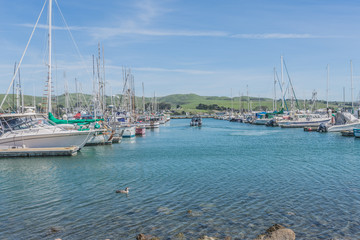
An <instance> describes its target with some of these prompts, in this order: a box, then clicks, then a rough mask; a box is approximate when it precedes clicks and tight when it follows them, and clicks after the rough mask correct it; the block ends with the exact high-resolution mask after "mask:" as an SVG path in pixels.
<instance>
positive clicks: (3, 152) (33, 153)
mask: <svg viewBox="0 0 360 240" xmlns="http://www.w3.org/2000/svg"><path fill="white" fill-rule="evenodd" d="M78 150H79V148H78V147H54V148H9V149H0V157H48V156H75V155H76V154H77V152H78Z"/></svg>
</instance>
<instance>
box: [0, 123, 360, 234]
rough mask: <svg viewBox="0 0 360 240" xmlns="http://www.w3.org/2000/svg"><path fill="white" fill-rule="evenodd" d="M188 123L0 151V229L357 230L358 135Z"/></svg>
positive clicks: (359, 195)
mask: <svg viewBox="0 0 360 240" xmlns="http://www.w3.org/2000/svg"><path fill="white" fill-rule="evenodd" d="M189 123H190V120H189V119H176V120H172V121H171V122H169V123H167V124H166V125H164V126H161V127H160V128H159V129H156V130H153V131H150V130H148V131H147V133H146V136H144V137H136V139H133V140H127V139H124V140H123V142H122V143H121V144H114V145H110V146H96V147H84V148H83V149H82V150H81V152H79V153H78V155H77V156H74V157H47V158H16V159H10V158H9V159H6V158H5V159H0V206H1V207H0V239H55V238H61V239H63V240H65V239H135V238H136V235H138V234H139V233H144V234H147V235H152V236H156V237H159V238H160V239H177V238H179V237H181V236H183V237H184V239H198V238H200V237H201V236H203V235H207V236H210V237H217V238H219V239H224V238H225V237H226V236H230V237H232V239H254V238H255V237H256V236H257V235H259V234H262V233H264V231H265V230H266V229H267V228H268V227H270V226H271V225H273V224H275V223H278V224H281V225H283V226H285V227H288V228H290V229H292V230H293V231H294V232H295V234H296V239H359V238H360V174H359V173H360V160H359V156H358V155H359V149H360V139H355V138H346V137H342V136H341V135H340V134H336V133H335V134H332V133H326V134H324V133H323V134H320V133H316V132H304V131H303V130H302V129H281V128H268V127H265V126H254V125H248V124H242V123H232V122H228V121H221V120H214V119H203V126H202V127H190V126H189ZM125 187H129V188H130V190H129V194H127V195H126V194H120V193H115V191H116V190H119V189H124V188H125Z"/></svg>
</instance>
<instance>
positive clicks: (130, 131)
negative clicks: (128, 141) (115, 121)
mask: <svg viewBox="0 0 360 240" xmlns="http://www.w3.org/2000/svg"><path fill="white" fill-rule="evenodd" d="M123 130H124V132H123V135H122V137H123V138H132V137H135V127H133V126H131V127H124V128H123Z"/></svg>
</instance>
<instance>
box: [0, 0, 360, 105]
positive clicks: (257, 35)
mask: <svg viewBox="0 0 360 240" xmlns="http://www.w3.org/2000/svg"><path fill="white" fill-rule="evenodd" d="M45 2H46V1H45V0H36V1H34V0H33V1H28V0H14V1H8V0H0V52H1V55H0V56H1V57H0V86H1V90H0V93H5V92H6V91H7V89H8V87H9V84H10V82H11V79H12V77H13V72H14V64H15V62H17V63H18V62H19V61H20V59H21V57H22V55H23V52H24V50H25V47H26V45H27V42H28V40H29V37H30V35H31V33H32V30H33V27H34V25H35V23H36V21H37V19H38V16H39V14H40V12H41V9H42V7H43V5H44V4H45ZM59 9H60V11H59ZM359 12H360V1H357V0H293V1H289V0H222V1H219V0H197V1H194V0H103V1H95V0H86V1H85V0H76V1H73V0H56V1H55V0H53V20H52V21H53V58H52V63H53V68H52V69H53V70H52V71H53V79H54V85H55V86H56V89H55V91H56V93H57V94H63V93H64V89H65V85H67V86H68V89H69V91H70V92H75V78H76V79H77V82H78V83H79V85H80V86H79V88H80V89H81V91H82V92H84V93H92V87H93V83H92V82H93V77H92V67H93V63H92V61H93V60H92V55H95V56H97V54H98V44H99V43H100V44H101V46H102V47H101V48H102V49H104V61H105V79H106V86H107V87H106V93H107V95H114V94H120V93H122V89H123V78H122V69H123V68H124V67H125V68H129V69H131V72H132V74H133V76H134V81H135V89H136V95H139V96H141V95H142V83H144V87H145V89H144V92H145V96H153V95H154V94H155V95H156V96H166V95H170V94H187V93H195V94H198V95H202V96H229V97H231V96H233V97H235V96H239V95H246V94H247V89H248V92H249V95H250V96H254V97H273V95H274V68H275V69H276V72H277V74H278V76H279V78H281V63H280V58H281V56H283V58H284V61H285V64H286V67H287V70H288V74H287V73H286V71H285V70H284V81H285V84H286V85H287V82H288V77H287V76H288V75H289V76H290V78H291V81H292V84H293V87H294V91H295V93H296V96H297V97H298V98H300V99H304V98H306V99H310V98H311V95H312V92H313V91H316V92H317V98H318V99H322V100H326V98H327V94H326V89H327V77H328V76H329V88H328V89H329V91H328V99H329V100H337V101H342V100H343V97H344V94H343V93H344V92H345V100H346V101H351V67H350V61H352V65H353V73H352V75H353V78H352V79H353V81H352V82H353V87H352V88H353V100H354V101H358V100H359V97H360V96H359V93H360V77H359V76H360V75H359V74H360V73H359V72H360V48H359V46H360V32H359V29H360V14H359ZM62 16H63V17H64V18H62ZM63 19H65V21H64V20H63ZM47 24H48V20H47V6H45V9H44V11H43V13H42V15H41V17H40V19H39V23H38V27H37V29H36V30H35V32H34V34H33V37H32V40H31V42H30V44H29V46H28V48H27V51H26V54H25V55H24V58H23V61H22V64H21V68H20V77H21V82H22V86H23V89H24V93H25V94H29V95H34V94H36V95H37V96H40V95H42V94H43V93H44V89H45V82H46V79H47V67H46V65H47V62H48V60H47V59H48V57H47V51H48V50H47V49H48V48H47V31H48V30H47ZM327 66H329V75H328V74H327ZM344 90H345V91H344ZM276 92H277V93H276V94H277V98H280V89H279V85H278V84H277V87H276Z"/></svg>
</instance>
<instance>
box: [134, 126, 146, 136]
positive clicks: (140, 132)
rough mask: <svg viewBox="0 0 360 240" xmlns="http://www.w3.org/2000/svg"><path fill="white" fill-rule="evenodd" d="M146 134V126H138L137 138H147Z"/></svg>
mask: <svg viewBox="0 0 360 240" xmlns="http://www.w3.org/2000/svg"><path fill="white" fill-rule="evenodd" d="M145 134H146V128H145V126H137V127H136V129H135V135H136V136H145Z"/></svg>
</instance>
